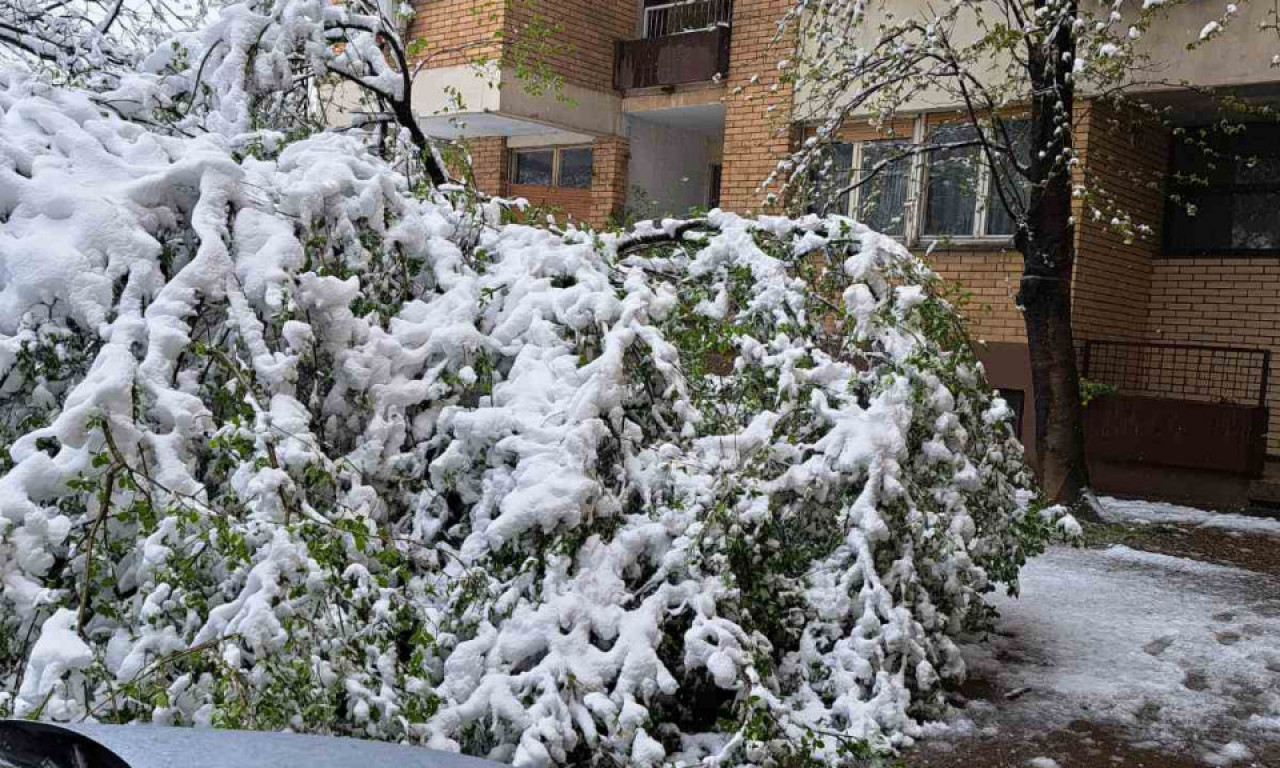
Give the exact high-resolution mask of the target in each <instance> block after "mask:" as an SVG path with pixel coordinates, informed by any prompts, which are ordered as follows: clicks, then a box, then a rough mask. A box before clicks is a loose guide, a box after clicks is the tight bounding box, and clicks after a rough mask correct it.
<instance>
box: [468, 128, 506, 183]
mask: <svg viewBox="0 0 1280 768" xmlns="http://www.w3.org/2000/svg"><path fill="white" fill-rule="evenodd" d="M467 148H468V149H469V150H470V153H471V173H472V175H473V176H474V177H475V180H476V187H477V188H479V190H480V191H481V192H483V193H485V194H486V195H504V194H506V192H507V140H506V138H505V137H503V136H492V137H485V138H480V139H468V140H467Z"/></svg>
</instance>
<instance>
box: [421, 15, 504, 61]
mask: <svg viewBox="0 0 1280 768" xmlns="http://www.w3.org/2000/svg"><path fill="white" fill-rule="evenodd" d="M508 1H509V0H413V10H414V15H413V21H412V22H411V23H410V24H409V39H410V40H413V41H418V40H421V41H422V43H420V44H419V45H421V46H422V48H421V50H420V52H419V54H418V59H419V60H420V61H424V62H426V65H427V67H429V68H436V67H453V66H457V65H459V64H467V63H470V62H473V61H476V60H478V59H491V58H495V57H496V56H498V55H499V53H500V52H501V42H502V41H501V38H502V35H501V32H502V29H503V24H504V19H505V17H506V14H505V6H506V3H507V2H508Z"/></svg>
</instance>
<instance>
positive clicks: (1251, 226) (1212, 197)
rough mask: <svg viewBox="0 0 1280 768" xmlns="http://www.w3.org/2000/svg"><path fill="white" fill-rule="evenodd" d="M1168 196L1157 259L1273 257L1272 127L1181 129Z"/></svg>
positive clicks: (1279, 245) (1279, 171)
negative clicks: (1236, 255)
mask: <svg viewBox="0 0 1280 768" xmlns="http://www.w3.org/2000/svg"><path fill="white" fill-rule="evenodd" d="M1168 189H1169V192H1168V200H1167V203H1166V206H1165V227H1164V247H1163V250H1164V252H1165V253H1167V254H1173V255H1197V254H1210V253H1242V254H1250V253H1252V254H1266V253H1280V126H1277V125H1272V124H1268V125H1262V124H1252V125H1245V126H1237V127H1236V128H1234V129H1223V128H1221V127H1220V126H1215V127H1213V128H1190V129H1184V130H1183V131H1181V132H1180V135H1179V136H1178V137H1177V138H1176V139H1175V141H1174V149H1173V158H1172V160H1171V174H1170V178H1169V185H1168Z"/></svg>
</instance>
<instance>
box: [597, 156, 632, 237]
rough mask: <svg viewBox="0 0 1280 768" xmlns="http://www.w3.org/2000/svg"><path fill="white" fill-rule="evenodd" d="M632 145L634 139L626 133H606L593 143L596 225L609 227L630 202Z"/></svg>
mask: <svg viewBox="0 0 1280 768" xmlns="http://www.w3.org/2000/svg"><path fill="white" fill-rule="evenodd" d="M630 146H631V145H630V142H629V141H628V140H627V139H626V138H624V137H622V136H604V137H601V138H599V139H596V140H595V142H594V143H593V144H592V145H591V147H592V160H591V164H592V173H591V216H590V220H589V223H590V224H591V226H593V227H596V228H603V227H605V226H606V225H608V223H609V221H610V219H612V218H614V217H615V216H618V215H620V214H621V213H622V211H623V209H624V208H625V207H626V205H627V178H628V177H627V161H628V158H629V156H630Z"/></svg>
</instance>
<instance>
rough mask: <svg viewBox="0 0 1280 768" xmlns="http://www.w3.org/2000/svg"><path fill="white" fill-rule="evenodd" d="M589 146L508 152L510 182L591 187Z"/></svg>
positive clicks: (544, 185) (543, 185)
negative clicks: (510, 153)
mask: <svg viewBox="0 0 1280 768" xmlns="http://www.w3.org/2000/svg"><path fill="white" fill-rule="evenodd" d="M592 161H593V154H592V151H591V147H565V148H563V149H521V150H516V151H515V152H513V153H512V163H511V164H512V169H511V180H512V183H513V184H523V185H528V186H535V187H551V186H556V187H571V188H575V189H590V188H591V171H592Z"/></svg>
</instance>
